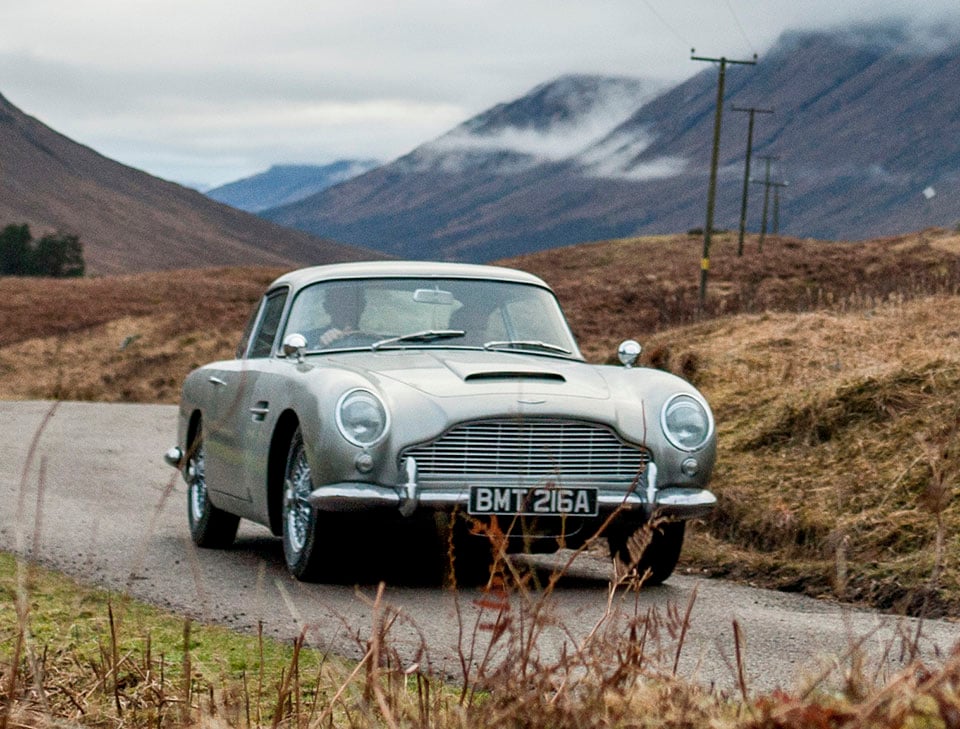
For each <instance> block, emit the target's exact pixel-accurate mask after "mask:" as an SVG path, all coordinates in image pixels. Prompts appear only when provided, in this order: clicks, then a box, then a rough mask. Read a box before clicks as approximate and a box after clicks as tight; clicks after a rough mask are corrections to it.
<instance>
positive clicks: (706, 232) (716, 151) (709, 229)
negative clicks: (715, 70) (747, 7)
mask: <svg viewBox="0 0 960 729" xmlns="http://www.w3.org/2000/svg"><path fill="white" fill-rule="evenodd" d="M696 51H697V49H696V48H691V49H690V54H691V55H690V60H691V61H707V62H708V63H719V64H720V77H719V79H718V82H717V110H716V114H715V116H714V118H713V154H712V155H711V157H710V186H709V187H708V188H707V224H706V226H705V227H704V229H703V257H702V258H701V259H700V312H701V313H702V312H703V310H704V306H705V305H706V301H707V274H708V272H709V270H710V237H711V235H712V234H713V207H714V202H715V201H716V195H717V165H718V163H719V159H720V123H721V120H722V118H723V86H724V83H725V80H726V75H727V64H728V63H735V64H740V65H745V66H755V65H757V56H756V54H754V56H753V60H750V61H734V60H731V59H729V58H725V57H723V56H721V57H720V58H706V57H703V56H694V55H693V54H694V53H696Z"/></svg>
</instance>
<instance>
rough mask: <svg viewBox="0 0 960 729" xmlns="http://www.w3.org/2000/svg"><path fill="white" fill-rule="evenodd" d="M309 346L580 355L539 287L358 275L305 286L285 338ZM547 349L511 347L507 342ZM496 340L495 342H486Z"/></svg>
mask: <svg viewBox="0 0 960 729" xmlns="http://www.w3.org/2000/svg"><path fill="white" fill-rule="evenodd" d="M294 332H296V333H298V334H302V335H303V336H304V337H305V338H306V340H307V351H311V352H322V351H333V350H344V349H364V348H367V349H374V350H383V349H395V348H412V347H434V348H436V347H444V348H451V347H460V348H472V349H481V348H483V347H484V346H487V347H488V348H497V349H501V348H502V349H504V351H525V352H531V351H535V352H539V353H541V354H553V355H554V356H557V355H566V356H575V357H579V352H578V350H577V346H576V343H575V342H574V340H573V336H572V335H571V333H570V329H569V327H568V326H567V323H566V320H565V319H564V318H563V314H562V313H561V311H560V306H559V305H558V303H557V301H556V299H555V298H554V296H553V294H551V293H550V292H549V291H547V290H546V289H543V288H540V287H539V286H532V285H529V284H521V283H510V282H503V281H478V280H469V279H433V278H431V279H410V278H402V279H401V278H397V279H390V278H388V279H384V278H376V279H353V280H344V281H327V282H322V283H317V284H313V285H312V286H308V287H305V288H304V289H303V290H301V291H300V292H299V293H298V294H297V297H296V298H295V299H294V301H293V305H292V307H291V310H290V316H289V318H288V320H287V325H286V328H285V335H289V334H292V333H294ZM510 342H516V343H524V342H527V343H529V342H536V343H541V344H543V345H545V346H542V347H534V348H530V347H516V348H511V347H509V346H508V345H505V343H510ZM491 344H492V345H496V346H495V347H490V346H489V345H491Z"/></svg>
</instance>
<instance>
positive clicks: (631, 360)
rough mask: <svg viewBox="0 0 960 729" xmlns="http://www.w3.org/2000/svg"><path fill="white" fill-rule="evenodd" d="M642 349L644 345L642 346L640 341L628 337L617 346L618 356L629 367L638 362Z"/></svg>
mask: <svg viewBox="0 0 960 729" xmlns="http://www.w3.org/2000/svg"><path fill="white" fill-rule="evenodd" d="M642 351H643V347H641V346H640V342H638V341H636V340H635V339H627V340H626V341H624V342H621V343H620V346H619V347H618V348H617V358H618V359H619V360H620V363H621V364H622V365H623V366H624V367H626V368H628V369H629V368H630V367H633V365H635V364H636V363H637V359H639V357H640V353H641V352H642Z"/></svg>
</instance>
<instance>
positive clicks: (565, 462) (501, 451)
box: [401, 419, 650, 484]
mask: <svg viewBox="0 0 960 729" xmlns="http://www.w3.org/2000/svg"><path fill="white" fill-rule="evenodd" d="M401 457H402V458H405V457H412V458H414V459H415V460H416V463H417V478H418V480H419V481H420V482H421V483H425V482H460V483H462V482H464V481H467V482H470V483H481V482H490V481H531V480H536V481H543V480H558V481H559V482H560V483H563V484H574V483H581V484H583V483H596V484H631V483H633V481H634V479H636V478H637V477H638V474H641V473H642V472H643V468H644V464H646V463H647V461H649V460H650V456H649V453H648V452H647V451H646V450H644V449H641V448H636V447H633V446H630V445H627V444H626V443H624V442H623V441H621V440H620V439H619V438H618V437H617V436H616V434H615V433H614V432H613V430H612V429H610V428H608V427H606V426H604V425H598V424H596V423H587V422H582V421H575V420H551V419H502V420H478V421H474V422H470V423H463V424H461V425H458V426H456V427H454V428H452V429H451V430H448V431H447V432H446V433H444V434H443V435H442V436H440V438H438V439H437V440H435V441H433V442H431V443H424V444H421V445H418V446H413V447H411V448H407V449H406V450H405V451H403V453H402V454H401Z"/></svg>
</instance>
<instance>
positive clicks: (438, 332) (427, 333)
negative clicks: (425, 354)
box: [370, 329, 466, 351]
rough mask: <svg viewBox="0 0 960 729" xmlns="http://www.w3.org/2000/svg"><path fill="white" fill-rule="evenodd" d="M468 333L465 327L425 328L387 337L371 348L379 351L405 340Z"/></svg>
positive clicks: (445, 337)
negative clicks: (420, 330) (381, 348)
mask: <svg viewBox="0 0 960 729" xmlns="http://www.w3.org/2000/svg"><path fill="white" fill-rule="evenodd" d="M465 334H466V332H465V331H464V330H463V329H425V330H424V331H422V332H412V333H410V334H401V335H400V336H399V337H387V338H386V339H381V340H380V341H379V342H374V343H373V344H371V345H370V349H372V350H373V351H377V350H378V349H380V347H386V346H387V345H388V344H403V343H404V342H432V341H434V340H436V339H453V338H455V337H462V336H464V335H465Z"/></svg>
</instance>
